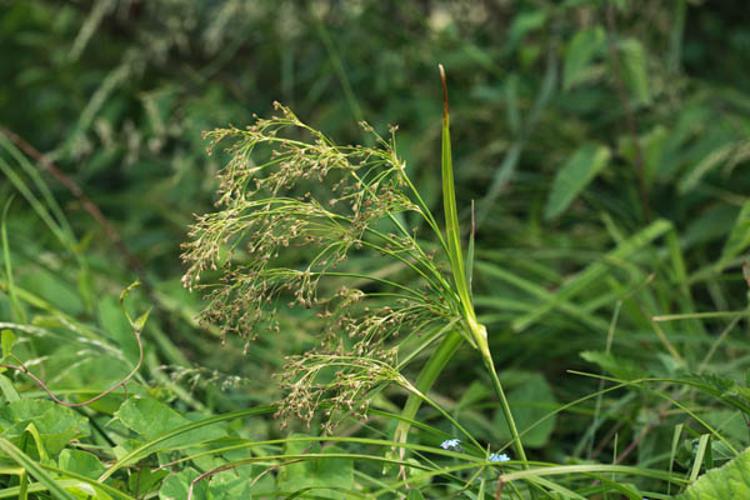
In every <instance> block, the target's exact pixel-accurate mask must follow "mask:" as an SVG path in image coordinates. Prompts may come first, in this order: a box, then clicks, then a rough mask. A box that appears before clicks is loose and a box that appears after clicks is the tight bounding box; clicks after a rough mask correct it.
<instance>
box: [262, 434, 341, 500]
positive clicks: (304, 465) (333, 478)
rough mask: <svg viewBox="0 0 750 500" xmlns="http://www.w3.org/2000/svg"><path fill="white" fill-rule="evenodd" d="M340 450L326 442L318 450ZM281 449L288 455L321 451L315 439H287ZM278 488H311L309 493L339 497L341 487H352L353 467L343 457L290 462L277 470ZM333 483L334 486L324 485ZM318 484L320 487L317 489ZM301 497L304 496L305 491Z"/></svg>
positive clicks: (287, 489)
mask: <svg viewBox="0 0 750 500" xmlns="http://www.w3.org/2000/svg"><path fill="white" fill-rule="evenodd" d="M341 451H342V450H341V449H339V448H337V447H335V446H328V447H326V448H325V449H323V450H322V453H340V452H341ZM284 452H285V453H286V454H288V455H304V454H305V453H321V449H320V445H319V444H318V443H310V442H300V441H289V442H287V443H286V447H285V450H284ZM277 486H278V488H279V489H280V490H281V491H283V492H284V493H293V492H296V491H300V490H305V489H309V488H313V491H312V492H311V496H310V498H312V497H316V498H341V496H342V491H348V490H351V489H353V487H354V467H353V465H352V461H351V460H349V459H346V458H315V459H310V460H303V461H301V462H298V463H294V464H290V465H288V466H286V467H284V468H282V469H281V470H280V471H279V476H278V480H277ZM331 487H335V488H336V490H334V489H325V488H331ZM318 488H322V489H318ZM302 498H307V497H306V496H305V495H303V496H302Z"/></svg>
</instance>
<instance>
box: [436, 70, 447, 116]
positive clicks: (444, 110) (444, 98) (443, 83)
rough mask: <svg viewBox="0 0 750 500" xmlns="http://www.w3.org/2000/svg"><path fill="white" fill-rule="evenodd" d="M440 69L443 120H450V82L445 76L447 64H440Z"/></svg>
mask: <svg viewBox="0 0 750 500" xmlns="http://www.w3.org/2000/svg"><path fill="white" fill-rule="evenodd" d="M438 69H439V70H440V83H441V84H442V85H443V120H445V121H446V122H447V121H448V115H449V110H448V82H447V80H446V77H445V66H443V65H442V64H438Z"/></svg>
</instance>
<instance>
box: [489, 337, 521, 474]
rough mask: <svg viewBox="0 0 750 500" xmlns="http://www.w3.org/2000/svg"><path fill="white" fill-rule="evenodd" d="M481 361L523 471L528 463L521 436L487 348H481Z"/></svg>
mask: <svg viewBox="0 0 750 500" xmlns="http://www.w3.org/2000/svg"><path fill="white" fill-rule="evenodd" d="M483 347H485V346H483ZM482 361H484V366H485V367H486V368H487V372H488V373H489V374H490V378H491V379H492V386H493V388H494V389H495V393H496V394H497V398H498V399H499V400H500V407H501V408H502V410H503V415H505V421H506V422H507V423H508V430H509V431H510V436H511V438H512V439H513V450H514V451H515V452H516V455H517V456H518V459H519V460H521V462H523V467H524V469H528V468H529V463H528V459H527V458H526V451H525V450H524V448H523V443H522V442H521V435H520V434H518V429H517V428H516V421H515V419H514V418H513V413H512V412H511V410H510V403H509V402H508V398H507V396H506V395H505V390H504V389H503V384H502V383H501V382H500V377H499V376H498V375H497V370H496V369H495V363H494V362H493V361H492V354H491V353H490V350H489V348H488V347H487V348H482Z"/></svg>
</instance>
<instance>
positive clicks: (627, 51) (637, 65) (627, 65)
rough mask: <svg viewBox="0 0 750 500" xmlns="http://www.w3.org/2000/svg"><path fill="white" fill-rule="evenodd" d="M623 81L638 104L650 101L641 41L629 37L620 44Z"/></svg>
mask: <svg viewBox="0 0 750 500" xmlns="http://www.w3.org/2000/svg"><path fill="white" fill-rule="evenodd" d="M620 52H621V53H622V62H623V69H624V76H625V81H626V83H627V85H628V88H629V89H630V93H631V94H632V95H633V97H634V99H635V101H636V102H637V103H638V104H650V103H651V91H650V89H649V82H648V59H647V57H646V51H645V49H644V48H643V45H641V42H639V41H638V40H636V39H635V38H629V39H627V40H625V41H623V42H622V43H621V44H620Z"/></svg>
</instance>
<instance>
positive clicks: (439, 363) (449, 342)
mask: <svg viewBox="0 0 750 500" xmlns="http://www.w3.org/2000/svg"><path fill="white" fill-rule="evenodd" d="M462 340H463V337H462V336H461V334H460V333H458V332H456V331H453V332H451V333H449V334H448V335H446V336H445V338H444V339H443V341H442V342H441V343H440V345H439V346H438V348H437V350H436V351H435V352H434V353H433V354H432V356H430V359H428V360H427V363H425V365H424V368H422V371H421V372H419V375H418V376H417V380H416V382H415V383H414V387H416V388H417V389H418V390H419V391H420V392H422V393H424V394H427V392H429V390H430V389H431V388H432V386H433V384H434V383H435V381H436V380H437V378H438V375H440V373H441V372H442V371H443V368H445V365H447V364H448V361H450V359H451V358H452V357H453V354H455V352H456V350H457V349H458V346H459V345H460V344H461V341H462ZM422 402H423V401H422V398H420V397H419V396H417V395H416V394H413V393H412V394H410V395H409V397H408V399H407V400H406V404H405V405H404V409H403V410H402V411H401V416H402V417H403V418H404V419H403V420H401V421H399V423H398V426H397V427H396V431H395V432H394V434H393V440H394V441H395V442H397V443H405V442H406V440H407V438H408V436H409V429H410V428H411V423H410V421H412V420H414V419H415V417H416V416H417V412H418V411H419V407H420V406H422ZM402 450H403V448H402Z"/></svg>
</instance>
